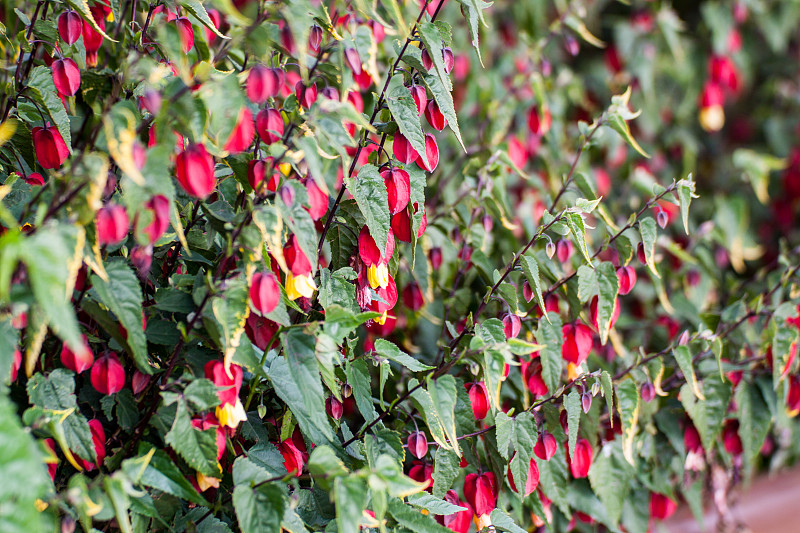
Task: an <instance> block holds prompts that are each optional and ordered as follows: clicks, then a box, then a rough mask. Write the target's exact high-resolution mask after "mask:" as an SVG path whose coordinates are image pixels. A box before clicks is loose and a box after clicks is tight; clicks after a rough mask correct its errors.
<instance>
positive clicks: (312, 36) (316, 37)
mask: <svg viewBox="0 0 800 533" xmlns="http://www.w3.org/2000/svg"><path fill="white" fill-rule="evenodd" d="M321 44H322V28H320V27H319V26H317V25H316V24H314V25H313V26H311V30H310V31H309V32H308V49H309V50H310V51H311V52H313V53H315V54H318V53H319V47H320V45H321Z"/></svg>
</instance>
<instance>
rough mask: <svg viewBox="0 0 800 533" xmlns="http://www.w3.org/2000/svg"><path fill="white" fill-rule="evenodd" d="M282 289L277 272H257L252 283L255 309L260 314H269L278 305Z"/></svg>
mask: <svg viewBox="0 0 800 533" xmlns="http://www.w3.org/2000/svg"><path fill="white" fill-rule="evenodd" d="M280 299H281V290H280V286H279V285H278V280H277V279H275V274H273V273H272V272H256V273H255V274H253V281H252V282H251V283H250V301H251V302H252V303H253V309H255V310H256V312H257V313H258V314H260V315H262V316H263V315H268V314H269V313H271V312H272V311H274V310H275V308H276V307H277V306H278V302H279V301H280Z"/></svg>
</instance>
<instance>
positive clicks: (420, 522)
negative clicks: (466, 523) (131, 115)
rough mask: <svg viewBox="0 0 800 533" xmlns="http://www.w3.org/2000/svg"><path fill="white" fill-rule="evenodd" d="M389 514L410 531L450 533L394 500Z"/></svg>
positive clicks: (431, 517)
mask: <svg viewBox="0 0 800 533" xmlns="http://www.w3.org/2000/svg"><path fill="white" fill-rule="evenodd" d="M389 512H390V513H391V515H392V516H393V517H394V519H395V520H397V523H398V524H400V525H401V526H403V527H405V528H407V529H408V530H410V531H420V532H422V531H424V532H425V533H452V531H450V529H449V528H446V527H444V526H441V525H439V523H438V522H436V520H434V518H433V516H432V515H430V514H427V515H425V514H422V512H421V511H420V510H419V509H415V508H414V507H411V506H409V505H406V504H404V503H403V502H401V501H400V500H398V499H396V498H392V499H391V500H389ZM339 531H341V529H340V530H339Z"/></svg>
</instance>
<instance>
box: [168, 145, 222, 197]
mask: <svg viewBox="0 0 800 533" xmlns="http://www.w3.org/2000/svg"><path fill="white" fill-rule="evenodd" d="M175 173H176V177H177V179H178V183H180V184H181V187H183V190H185V191H186V192H187V193H188V194H189V195H190V196H194V197H195V198H200V199H204V198H207V197H208V195H209V194H211V192H212V191H213V190H214V186H215V185H216V184H217V179H216V177H214V159H213V158H212V157H211V154H209V153H208V151H206V147H205V146H203V145H202V144H195V143H192V144H190V145H189V146H188V148H186V149H185V150H184V151H183V152H181V153H180V154H178V157H177V159H176V161H175Z"/></svg>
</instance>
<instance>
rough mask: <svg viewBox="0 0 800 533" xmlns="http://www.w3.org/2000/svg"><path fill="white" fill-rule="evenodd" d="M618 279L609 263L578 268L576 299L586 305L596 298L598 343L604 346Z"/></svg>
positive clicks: (617, 292)
mask: <svg viewBox="0 0 800 533" xmlns="http://www.w3.org/2000/svg"><path fill="white" fill-rule="evenodd" d="M618 294H619V278H617V271H616V269H615V268H614V265H613V264H612V263H611V262H609V261H604V262H603V263H600V264H599V265H598V266H597V268H595V269H591V268H589V267H587V266H586V265H581V266H580V267H579V268H578V297H579V298H580V300H581V302H583V303H586V302H588V301H589V300H591V299H592V298H593V297H594V296H597V323H598V325H599V329H600V342H601V343H602V344H603V345H605V343H606V341H607V340H608V332H609V330H610V329H611V319H612V318H613V317H614V310H615V308H616V306H617V295H618Z"/></svg>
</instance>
